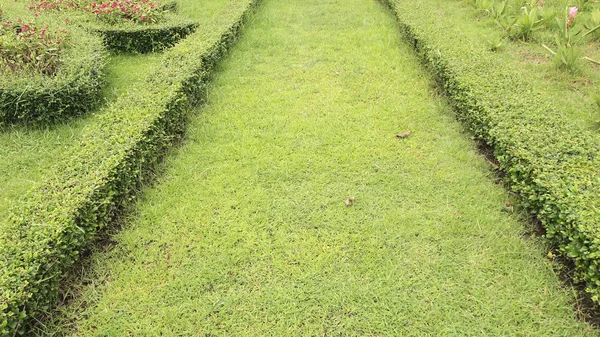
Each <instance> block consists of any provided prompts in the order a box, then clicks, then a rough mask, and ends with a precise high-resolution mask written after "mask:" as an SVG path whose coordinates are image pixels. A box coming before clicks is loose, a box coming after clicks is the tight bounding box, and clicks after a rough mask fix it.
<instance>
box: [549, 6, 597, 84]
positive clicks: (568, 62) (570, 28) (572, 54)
mask: <svg viewBox="0 0 600 337" xmlns="http://www.w3.org/2000/svg"><path fill="white" fill-rule="evenodd" d="M578 12H579V9H578V8H577V7H566V9H565V16H564V18H563V19H562V20H561V19H560V18H557V22H558V26H559V27H560V31H559V34H558V35H556V36H555V39H556V46H557V50H556V51H554V50H552V49H550V48H549V47H548V46H546V45H545V44H542V47H544V48H545V49H546V50H547V51H548V52H550V53H551V54H552V55H554V60H555V63H556V64H557V66H558V67H559V68H563V69H565V70H567V71H570V72H575V71H577V70H578V65H579V60H580V59H585V60H587V61H589V62H592V63H596V64H600V62H598V61H595V60H593V59H591V58H589V57H586V56H583V52H582V51H581V49H580V47H579V44H580V43H581V41H582V39H583V38H585V37H586V36H588V35H590V34H592V33H594V32H596V31H598V29H600V25H597V26H595V27H592V28H591V29H587V31H586V30H581V29H577V28H575V27H576V26H575V22H576V18H577V13H578Z"/></svg>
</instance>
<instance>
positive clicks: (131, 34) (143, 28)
mask: <svg viewBox="0 0 600 337" xmlns="http://www.w3.org/2000/svg"><path fill="white" fill-rule="evenodd" d="M173 4H174V5H173ZM170 6H171V7H172V6H176V3H172V4H170ZM196 27H198V25H197V24H196V23H194V22H191V21H189V20H186V19H183V18H181V17H178V16H177V15H175V14H172V13H166V14H165V15H164V21H162V22H160V23H156V24H152V25H139V24H134V23H130V24H129V23H124V24H122V25H118V26H110V25H98V24H91V27H90V28H91V30H92V31H94V32H96V33H98V34H100V35H101V36H102V38H103V39H104V44H105V45H106V47H107V48H108V49H109V50H110V51H113V52H126V53H142V54H145V53H152V52H157V51H162V50H164V49H166V48H170V47H172V46H174V45H175V44H176V43H177V42H178V41H179V40H181V39H183V38H185V37H186V36H187V35H189V34H191V33H193V32H194V30H196Z"/></svg>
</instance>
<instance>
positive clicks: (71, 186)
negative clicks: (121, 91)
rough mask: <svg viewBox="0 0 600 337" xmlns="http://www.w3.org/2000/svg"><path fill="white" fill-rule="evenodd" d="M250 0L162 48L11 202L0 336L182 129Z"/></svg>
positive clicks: (46, 295) (2, 263)
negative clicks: (61, 158) (145, 74)
mask: <svg viewBox="0 0 600 337" xmlns="http://www.w3.org/2000/svg"><path fill="white" fill-rule="evenodd" d="M256 2H257V0H236V1H234V2H232V3H231V4H230V5H229V8H228V10H227V11H226V12H223V13H222V14H221V16H220V17H219V18H218V21H216V24H215V25H216V27H215V29H214V30H211V31H204V30H203V31H198V32H196V33H194V34H192V35H190V36H189V37H188V38H187V39H185V40H183V41H181V42H180V43H179V44H178V45H176V46H175V47H174V48H172V49H170V50H168V51H167V52H166V53H165V54H164V56H163V57H164V58H163V62H162V64H161V66H160V67H159V68H158V69H156V71H155V74H154V76H152V77H151V78H148V79H147V81H146V83H144V84H142V85H140V86H138V87H136V88H134V89H133V90H132V91H131V92H128V93H127V94H125V95H123V96H122V97H121V98H120V99H118V100H117V101H116V102H115V103H114V104H113V105H111V106H110V107H109V108H108V111H107V112H106V113H104V114H101V115H98V116H95V118H96V120H95V123H93V125H94V126H93V127H90V128H88V129H86V130H84V133H83V135H82V140H81V141H80V142H79V143H78V144H77V145H76V146H75V148H74V149H72V150H71V153H70V155H69V158H70V159H68V160H67V161H66V162H65V163H63V164H61V165H60V167H58V168H57V169H56V171H55V172H56V175H55V176H53V177H50V178H49V179H48V181H47V182H46V183H44V184H43V185H42V186H41V187H39V188H36V189H35V190H33V191H32V192H31V193H29V194H28V195H27V196H25V197H24V199H23V200H21V202H20V203H19V204H18V205H17V207H16V208H15V209H13V210H12V211H11V215H10V217H9V219H8V222H7V223H6V224H4V225H2V226H0V336H9V335H10V336H12V335H13V334H17V333H20V334H23V333H26V331H27V330H26V328H24V327H26V326H27V323H28V322H29V320H30V319H31V318H32V317H34V316H35V315H37V314H39V313H43V312H47V311H49V310H50V309H51V307H52V305H53V304H54V303H55V300H56V296H57V291H58V286H59V280H60V279H61V276H62V275H63V274H64V273H65V271H66V270H68V268H69V267H70V266H71V265H73V263H75V261H77V260H78V258H79V255H80V252H81V251H82V250H84V249H85V248H86V245H88V244H89V243H90V242H91V241H92V240H93V238H94V235H95V234H96V232H97V231H98V230H99V229H100V228H102V227H103V226H104V225H105V224H106V223H107V222H109V221H110V219H111V218H112V217H114V215H115V214H116V213H117V212H118V210H119V209H121V208H122V206H123V205H124V204H125V203H127V202H129V201H131V200H132V199H133V198H134V197H135V194H136V192H137V190H138V188H139V187H140V186H141V184H143V183H144V182H145V181H146V180H147V179H149V176H150V175H149V172H150V171H151V169H152V167H153V166H154V165H156V164H157V163H158V162H159V160H160V157H161V155H162V154H163V153H164V152H165V150H166V149H167V148H169V147H170V146H171V145H173V143H174V141H175V140H176V139H177V138H178V136H179V135H181V134H182V133H183V131H184V125H185V120H186V113H187V111H188V110H189V108H190V106H192V105H194V104H197V103H198V102H200V100H201V99H202V96H203V93H204V92H205V91H206V85H207V82H208V81H209V78H210V74H211V72H212V70H213V68H214V65H215V63H216V61H217V60H219V59H220V58H221V57H222V55H223V54H224V53H225V52H226V51H227V49H228V46H230V44H231V42H232V41H233V40H234V39H235V37H236V35H237V33H238V32H239V30H240V27H241V25H242V23H243V21H244V19H245V18H246V16H247V14H248V12H249V10H250V9H251V8H252V7H253V6H254V5H255V3H256Z"/></svg>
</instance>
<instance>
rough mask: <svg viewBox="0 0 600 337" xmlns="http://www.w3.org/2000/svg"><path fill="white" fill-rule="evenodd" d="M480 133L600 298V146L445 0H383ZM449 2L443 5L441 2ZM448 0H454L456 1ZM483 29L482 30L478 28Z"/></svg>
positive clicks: (462, 114) (588, 288)
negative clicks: (490, 47) (488, 47)
mask: <svg viewBox="0 0 600 337" xmlns="http://www.w3.org/2000/svg"><path fill="white" fill-rule="evenodd" d="M381 1H383V2H384V3H385V4H387V5H388V6H389V7H390V8H392V9H393V10H394V12H395V14H396V16H397V18H398V21H399V23H400V26H401V28H402V30H403V32H404V35H405V37H406V39H407V40H408V41H409V42H410V43H411V44H412V45H413V46H414V49H415V50H416V51H417V53H418V54H419V55H420V56H421V57H422V59H423V61H424V63H425V64H426V65H427V66H428V67H429V68H430V69H431V71H432V73H433V75H434V77H435V79H436V80H437V82H438V83H439V85H440V86H441V87H443V89H444V90H445V92H446V94H447V96H448V98H449V100H450V102H451V104H452V105H453V107H454V108H455V110H456V111H457V113H458V116H459V118H460V119H462V120H463V121H464V122H465V123H466V124H467V125H468V126H469V127H470V129H471V130H472V131H473V133H474V134H475V136H476V137H477V138H479V139H481V140H483V141H485V142H486V143H487V144H488V145H490V146H491V147H492V148H493V149H494V154H495V156H496V158H497V159H498V161H499V162H500V169H501V170H502V171H503V172H505V173H506V175H505V179H506V181H507V182H508V183H509V185H510V186H511V189H512V190H513V191H514V192H516V193H517V194H518V195H519V196H520V199H521V202H522V204H523V206H524V207H525V208H526V209H527V210H528V211H529V212H531V214H533V215H534V216H535V217H537V219H539V220H540V221H541V223H542V225H543V226H544V228H545V230H546V237H547V238H548V239H549V240H550V242H551V243H552V244H553V245H554V247H555V248H556V249H557V250H558V252H560V253H561V254H562V255H564V256H565V257H567V258H569V259H570V260H572V261H573V263H574V265H575V281H577V282H584V283H585V286H586V291H587V292H588V293H589V294H590V295H591V297H592V299H593V300H594V301H595V302H596V303H598V302H599V299H600V147H599V144H597V143H596V142H595V141H594V137H593V136H592V135H591V134H589V133H588V132H587V131H583V130H579V129H578V128H576V127H575V126H574V124H573V123H572V122H571V121H569V120H567V119H566V118H565V117H563V116H562V115H561V114H560V110H559V109H558V107H556V106H554V104H553V102H552V101H551V100H550V99H549V98H547V97H545V95H544V94H543V91H542V90H539V88H541V86H543V83H531V81H529V79H528V75H527V73H526V72H525V71H524V70H523V69H522V68H521V67H519V66H518V64H517V63H516V61H515V62H514V63H511V62H510V61H507V60H506V59H499V56H498V55H497V54H494V53H493V52H491V51H489V50H488V49H487V46H485V45H484V44H483V43H481V42H479V41H480V38H479V37H477V36H474V35H468V34H469V33H468V32H469V30H467V29H461V28H460V27H459V24H458V23H460V24H469V23H468V22H465V21H464V20H460V19H459V18H457V17H453V15H455V14H454V13H455V12H457V11H455V10H453V9H451V8H448V9H444V7H445V6H446V4H448V3H446V4H442V5H440V4H441V3H440V2H439V1H434V0H426V1H418V2H414V1H408V0H381ZM440 6H441V7H440ZM448 6H450V5H449V4H448ZM472 31H474V32H475V33H473V34H476V33H477V31H476V30H472Z"/></svg>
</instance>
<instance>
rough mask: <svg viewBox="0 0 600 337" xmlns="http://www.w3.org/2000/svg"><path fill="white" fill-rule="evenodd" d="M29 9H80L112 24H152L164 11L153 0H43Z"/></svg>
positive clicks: (160, 17) (159, 4) (160, 5)
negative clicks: (126, 22) (129, 22)
mask: <svg viewBox="0 0 600 337" xmlns="http://www.w3.org/2000/svg"><path fill="white" fill-rule="evenodd" d="M29 9H31V10H33V11H36V12H40V11H44V10H66V9H80V10H83V11H85V12H87V13H91V14H94V15H95V16H96V17H97V18H98V19H99V20H100V21H102V22H104V23H107V24H111V25H114V24H118V23H120V22H123V21H133V22H135V23H141V24H151V23H155V22H157V21H160V20H161V19H162V15H163V12H164V11H163V10H162V4H161V3H160V2H152V1H151V0H104V1H99V2H97V1H94V0H42V1H40V2H37V3H35V4H33V5H31V6H30V7H29Z"/></svg>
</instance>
